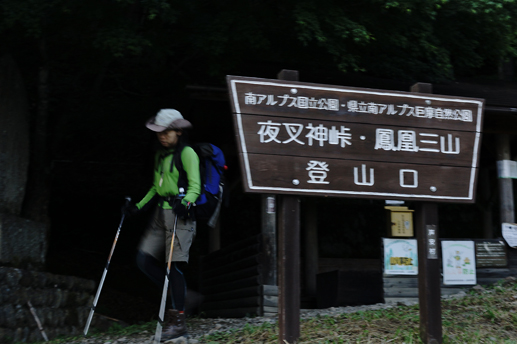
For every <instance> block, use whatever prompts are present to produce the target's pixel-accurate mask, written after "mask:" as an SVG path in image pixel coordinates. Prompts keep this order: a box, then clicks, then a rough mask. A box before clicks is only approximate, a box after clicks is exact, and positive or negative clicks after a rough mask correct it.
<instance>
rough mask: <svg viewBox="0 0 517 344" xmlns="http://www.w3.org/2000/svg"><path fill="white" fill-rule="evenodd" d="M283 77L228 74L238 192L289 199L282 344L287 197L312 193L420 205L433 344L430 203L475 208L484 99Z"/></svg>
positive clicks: (427, 334) (290, 332)
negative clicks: (241, 185) (241, 182)
mask: <svg viewBox="0 0 517 344" xmlns="http://www.w3.org/2000/svg"><path fill="white" fill-rule="evenodd" d="M290 73H291V74H290ZM283 75H286V77H284V78H283V79H284V80H276V79H259V78H249V77H240V76H228V77H227V82H228V87H229V91H230V92H229V94H230V103H231V106H232V110H233V113H234V125H235V132H236V136H237V143H238V149H239V157H240V162H241V169H242V174H243V180H244V188H245V191H246V192H255V193H262V194H265V193H269V194H279V195H288V196H286V197H284V198H283V199H282V200H281V202H279V203H280V206H279V209H280V211H281V215H280V228H279V233H280V234H279V237H280V238H279V240H280V245H279V246H280V247H279V264H280V267H279V270H280V273H279V276H280V277H279V284H280V305H279V307H280V324H281V333H280V342H281V343H285V342H283V340H284V339H285V340H286V341H288V342H289V343H292V342H293V341H296V340H297V338H298V336H299V323H298V322H297V321H298V320H295V319H294V318H298V316H299V257H296V258H294V257H295V255H296V254H299V215H296V216H294V215H293V214H296V213H297V212H299V210H298V209H299V203H298V200H297V199H296V198H295V197H294V196H299V195H312V196H336V197H355V198H376V199H400V200H412V201H422V202H423V203H422V204H421V206H420V209H419V211H418V214H416V216H417V217H418V218H417V236H418V240H419V247H420V248H421V249H419V257H422V258H421V259H422V260H420V263H421V265H420V270H419V271H420V273H421V274H422V275H425V276H426V277H424V278H421V279H420V280H419V284H421V287H420V294H421V302H422V306H423V307H424V308H423V309H424V310H423V312H424V313H425V314H423V313H421V314H422V323H421V324H422V326H421V328H422V333H421V335H422V339H424V340H425V341H426V343H433V341H438V343H439V342H440V341H441V322H440V323H437V322H436V317H437V316H438V317H439V316H440V313H439V311H440V306H439V295H440V294H439V293H440V292H439V289H440V288H439V281H440V276H439V273H438V274H437V273H436V272H437V271H439V270H438V269H439V266H438V262H439V260H438V253H437V247H436V245H437V244H436V243H437V242H438V241H437V239H438V234H437V233H438V231H437V230H438V228H437V222H438V221H437V219H438V216H437V211H436V205H435V204H433V203H430V202H455V203H473V202H474V200H475V188H476V182H477V171H478V163H479V150H480V143H481V127H482V114H483V107H484V100H483V99H474V98H464V97H451V96H443V95H433V94H431V91H430V85H427V86H426V85H425V84H417V85H418V86H415V88H414V89H413V91H414V92H420V93H411V92H395V91H386V90H373V89H365V88H352V87H342V86H332V85H319V84H310V83H302V82H299V81H294V80H293V79H297V78H294V77H287V76H288V75H293V74H292V71H291V72H287V71H285V72H284V73H283ZM426 87H427V89H426ZM286 224H287V225H286ZM291 230H295V231H296V233H294V232H288V231H291ZM289 240H292V247H291V243H288V241H289ZM433 245H434V246H433ZM291 259H293V260H291ZM289 264H292V265H289ZM294 272H295V273H296V276H294V275H290V274H292V273H294ZM295 283H297V287H296V288H294V289H292V290H290V289H284V290H283V291H282V288H285V287H286V286H290V285H291V286H292V285H295ZM430 290H431V291H430ZM288 293H289V294H291V293H292V294H291V295H292V298H290V297H289V298H288V297H287V294H288ZM295 295H296V296H295ZM437 297H438V302H437V301H436V299H437ZM295 298H296V300H295ZM422 298H423V299H422ZM436 306H437V307H438V310H436V308H433V307H436ZM437 311H438V313H436V312H437ZM290 312H292V313H293V314H292V315H290V314H288V313H290ZM290 326H297V327H298V329H297V330H295V329H294V328H290ZM438 328H439V331H438ZM435 329H436V330H435ZM438 338H439V339H438Z"/></svg>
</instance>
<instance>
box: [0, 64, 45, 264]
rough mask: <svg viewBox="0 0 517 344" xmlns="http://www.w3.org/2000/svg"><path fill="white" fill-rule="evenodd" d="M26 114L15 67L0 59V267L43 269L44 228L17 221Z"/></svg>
mask: <svg viewBox="0 0 517 344" xmlns="http://www.w3.org/2000/svg"><path fill="white" fill-rule="evenodd" d="M29 141H30V132H29V110H28V104H27V96H26V94H25V89H24V86H23V80H22V77H21V75H20V73H19V71H18V67H17V65H16V63H15V61H14V60H13V58H12V57H11V56H9V55H3V56H0V265H3V264H5V265H15V266H32V267H34V268H38V267H41V266H43V265H44V263H45V256H46V251H47V238H46V232H47V227H46V225H44V224H40V223H36V222H33V221H28V220H25V219H22V218H20V217H19V216H20V213H21V210H22V204H23V199H24V196H25V189H26V183H27V171H28V165H29Z"/></svg>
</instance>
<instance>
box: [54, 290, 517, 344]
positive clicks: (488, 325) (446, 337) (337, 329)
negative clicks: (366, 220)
mask: <svg viewBox="0 0 517 344" xmlns="http://www.w3.org/2000/svg"><path fill="white" fill-rule="evenodd" d="M155 326H156V323H155V322H151V323H147V324H143V325H133V326H129V327H126V328H113V329H111V330H110V332H109V333H104V334H98V333H94V334H93V335H92V336H102V335H104V336H107V335H109V336H110V337H111V338H117V337H124V336H132V335H137V334H141V333H142V332H143V331H147V332H148V333H154V328H155ZM300 326H301V328H300V333H301V335H300V339H299V341H298V343H299V344H309V343H310V344H320V343H321V344H339V343H342V344H348V343H350V344H352V343H405V344H409V343H422V341H421V340H420V335H419V327H420V314H419V308H418V306H400V307H393V308H390V309H384V310H375V311H361V312H356V313H349V314H339V315H336V316H317V317H314V318H311V319H307V320H303V321H301V324H300ZM516 326H517V284H515V283H513V284H507V285H503V284H502V282H500V283H498V284H496V285H494V286H491V287H487V288H486V289H485V290H484V291H482V292H480V293H478V292H470V293H469V294H468V295H467V296H465V297H464V298H461V299H447V300H442V329H443V343H445V344H453V343H454V344H456V343H458V344H459V343H462V344H463V343H476V344H477V343H480V344H481V343H494V344H510V343H513V344H517V331H516V330H515V328H516ZM49 343H50V344H62V343H74V341H73V340H70V339H68V340H62V339H58V340H53V341H50V342H49ZM77 343H80V341H77ZM199 343H200V344H277V343H278V324H269V323H264V324H262V325H261V326H251V325H247V326H245V327H244V328H242V329H240V330H232V331H228V332H216V333H213V334H211V335H208V336H205V337H204V338H202V339H200V340H199Z"/></svg>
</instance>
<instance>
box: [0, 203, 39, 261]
mask: <svg viewBox="0 0 517 344" xmlns="http://www.w3.org/2000/svg"><path fill="white" fill-rule="evenodd" d="M45 227H46V226H45V225H44V224H42V223H39V222H34V221H30V220H27V219H22V218H20V217H18V216H14V215H10V214H2V213H0V265H2V264H3V265H10V266H16V267H23V268H27V267H30V268H31V270H33V269H38V268H40V267H41V266H43V264H45V257H46V254H47V237H46V233H45V232H46V230H45Z"/></svg>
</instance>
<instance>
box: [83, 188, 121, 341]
mask: <svg viewBox="0 0 517 344" xmlns="http://www.w3.org/2000/svg"><path fill="white" fill-rule="evenodd" d="M129 202H131V198H130V197H126V203H125V206H126V207H127V206H128V205H129ZM125 217H126V214H122V219H121V220H120V224H119V226H118V230H117V234H116V235H115V240H114V241H113V245H112V246H111V251H110V254H109V256H108V262H107V263H106V267H104V272H103V273H102V278H101V281H100V283H99V287H98V288H97V294H95V298H94V299H93V305H92V308H91V309H90V315H88V320H87V321H86V326H85V327H84V336H85V337H86V335H87V334H88V329H89V328H90V324H91V322H92V318H93V313H95V307H97V301H99V296H100V294H101V290H102V286H103V285H104V279H105V278H106V274H107V273H108V269H109V267H110V262H111V257H112V256H113V251H115V246H116V245H117V240H118V236H119V234H120V228H122V224H123V223H124V218H125Z"/></svg>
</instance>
